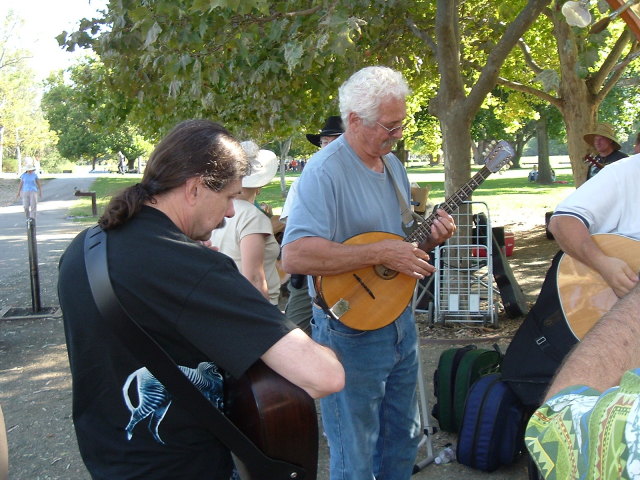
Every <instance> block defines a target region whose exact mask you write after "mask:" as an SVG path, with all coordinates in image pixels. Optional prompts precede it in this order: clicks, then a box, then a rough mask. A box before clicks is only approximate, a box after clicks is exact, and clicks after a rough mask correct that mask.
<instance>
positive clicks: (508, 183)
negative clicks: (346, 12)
mask: <svg viewBox="0 0 640 480" xmlns="http://www.w3.org/2000/svg"><path fill="white" fill-rule="evenodd" d="M478 169H479V167H475V166H474V167H473V168H472V171H473V173H475V172H476V171H477V170H478ZM407 171H408V174H409V180H410V181H411V182H415V183H418V184H419V185H420V186H425V185H428V186H429V187H430V192H429V202H431V203H434V204H437V203H441V202H442V201H444V184H443V182H444V169H443V168H442V167H427V166H419V167H409V169H408V170H407ZM528 173H529V170H528V169H524V168H523V169H519V170H505V171H502V172H497V173H494V174H492V175H491V176H489V178H487V180H486V181H485V182H484V183H482V184H481V185H480V186H479V187H478V188H477V190H475V192H474V193H473V200H474V201H478V202H484V203H486V204H487V206H488V208H489V211H490V212H491V216H492V217H496V218H500V217H504V216H506V214H507V213H508V214H509V215H510V216H511V217H513V216H514V214H516V212H514V210H515V211H518V213H517V214H516V215H521V216H522V217H526V216H528V215H533V216H535V217H536V218H540V216H541V215H542V218H544V212H545V211H549V210H553V209H554V208H555V206H556V205H557V204H558V203H559V202H560V201H561V200H562V199H564V198H565V197H566V196H567V195H569V193H571V192H572V191H573V190H574V185H573V176H572V174H571V169H570V168H568V167H565V168H556V173H557V179H556V183H553V184H551V185H538V184H537V183H531V182H529V181H528V179H527V176H528ZM299 176H300V174H298V173H296V174H288V175H287V176H286V177H285V181H286V184H287V188H288V187H289V186H290V185H291V183H292V182H293V181H294V179H295V178H297V177H299ZM140 178H141V176H139V175H131V176H129V175H127V176H126V177H123V176H121V175H111V176H102V177H98V178H97V179H96V181H95V182H94V184H93V187H92V190H93V191H95V192H96V197H97V203H98V215H100V214H101V213H102V212H103V211H104V208H105V207H106V206H107V204H108V202H109V200H110V199H111V196H112V195H113V194H115V193H117V192H118V191H120V190H122V189H123V188H125V187H127V186H129V185H132V184H135V183H137V182H139V181H140ZM560 182H566V183H560ZM257 200H258V202H265V203H267V204H269V205H270V206H271V207H272V208H273V211H274V213H276V214H278V213H280V211H281V209H282V205H283V203H284V198H283V196H282V192H281V189H280V177H279V176H278V177H276V178H275V179H274V180H273V181H272V182H271V183H269V185H267V186H265V187H263V188H262V189H261V190H260V194H259V195H258V199H257ZM541 212H542V213H541ZM70 215H71V216H72V217H76V220H77V221H80V222H86V223H90V222H95V220H96V219H95V218H94V217H92V216H91V199H90V198H89V197H80V198H79V199H78V200H77V201H76V203H75V205H74V206H73V207H72V209H71V211H70ZM494 224H496V223H494Z"/></svg>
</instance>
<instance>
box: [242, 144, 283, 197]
mask: <svg viewBox="0 0 640 480" xmlns="http://www.w3.org/2000/svg"><path fill="white" fill-rule="evenodd" d="M240 145H242V148H243V150H244V153H245V154H246V155H247V159H248V160H249V164H250V165H251V174H250V175H247V176H245V177H243V179H242V186H243V187H245V188H260V187H264V186H265V185H266V184H267V183H269V182H270V181H271V180H273V177H275V176H276V171H277V170H278V157H277V156H276V154H275V153H273V152H272V151H271V150H260V147H258V145H256V143H255V142H253V141H251V140H249V141H246V142H242V143H241V144H240Z"/></svg>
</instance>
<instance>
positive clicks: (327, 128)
mask: <svg viewBox="0 0 640 480" xmlns="http://www.w3.org/2000/svg"><path fill="white" fill-rule="evenodd" d="M343 133H344V128H342V118H340V116H339V115H332V116H330V117H328V118H327V120H326V121H325V122H324V126H323V127H322V130H320V133H319V134H315V133H307V134H306V137H307V140H309V142H311V143H312V144H313V145H315V146H316V147H320V148H324V147H326V146H327V145H329V144H330V143H331V142H333V141H334V140H335V139H337V138H338V137H339V136H340V135H342V134H343ZM296 180H297V179H296ZM297 199H298V182H297V181H294V182H293V183H292V184H291V187H289V192H288V193H287V199H286V201H285V202H284V206H283V207H282V212H281V213H280V221H281V222H286V221H287V217H288V216H289V211H290V210H291V207H292V206H293V204H294V203H295V202H296V201H297ZM287 290H288V291H289V299H288V300H287V305H286V306H285V310H284V314H285V315H286V317H287V318H288V319H289V320H291V321H292V322H293V323H295V324H296V325H298V326H299V327H300V328H302V329H303V330H304V331H305V332H307V333H309V334H311V326H310V323H311V316H312V309H311V298H310V297H309V286H308V283H307V276H306V275H302V274H297V273H294V274H293V275H291V277H290V278H289V284H288V285H287Z"/></svg>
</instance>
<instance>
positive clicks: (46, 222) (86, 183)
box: [0, 174, 96, 308]
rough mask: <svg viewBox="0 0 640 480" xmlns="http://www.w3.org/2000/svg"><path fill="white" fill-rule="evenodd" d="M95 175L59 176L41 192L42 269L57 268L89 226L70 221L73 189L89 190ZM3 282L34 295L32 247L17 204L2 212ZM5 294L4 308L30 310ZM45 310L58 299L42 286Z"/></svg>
mask: <svg viewBox="0 0 640 480" xmlns="http://www.w3.org/2000/svg"><path fill="white" fill-rule="evenodd" d="M95 179H96V175H86V174H85V175H82V176H74V175H68V174H67V175H60V176H59V177H58V178H52V179H50V180H47V181H46V182H45V183H44V185H43V188H42V193H43V195H42V200H41V201H40V202H38V213H37V217H36V247H37V248H36V252H35V253H36V256H37V260H38V267H39V269H43V270H46V269H49V268H57V259H58V258H59V257H60V255H61V254H62V252H63V251H64V249H65V248H66V246H67V245H68V244H69V242H70V241H71V239H73V238H74V237H75V236H76V235H77V233H78V232H80V231H81V230H82V229H84V228H85V227H86V224H83V223H78V222H74V221H73V220H72V219H70V218H68V211H69V208H70V207H71V205H72V203H73V202H74V201H76V200H77V199H78V197H76V196H75V195H74V193H75V190H74V188H78V189H79V190H82V191H87V190H90V188H91V185H92V184H93V182H94V181H95ZM0 232H1V233H0V252H1V253H0V278H1V279H2V284H3V285H5V286H8V285H12V286H15V287H17V288H20V289H23V290H24V291H27V292H31V274H30V260H29V244H28V241H27V221H26V218H25V215H24V210H23V208H22V203H19V202H16V203H15V204H13V205H10V206H8V207H1V208H0ZM5 293H6V292H4V289H3V294H2V296H0V302H1V304H2V306H3V307H6V306H11V307H28V308H31V307H32V304H31V301H29V303H28V304H27V305H13V304H11V302H12V300H11V299H9V298H7V296H6V295H5ZM41 301H42V306H43V307H45V306H54V305H57V303H58V302H57V296H56V294H55V292H53V291H51V289H49V288H46V286H45V285H42V291H41Z"/></svg>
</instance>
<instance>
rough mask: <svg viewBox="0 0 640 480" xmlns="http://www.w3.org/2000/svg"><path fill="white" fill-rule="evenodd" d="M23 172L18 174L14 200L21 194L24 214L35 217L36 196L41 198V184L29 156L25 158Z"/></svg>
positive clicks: (36, 207)
mask: <svg viewBox="0 0 640 480" xmlns="http://www.w3.org/2000/svg"><path fill="white" fill-rule="evenodd" d="M26 161H27V162H26V164H25V166H24V173H23V174H22V175H20V185H19V186H18V193H17V194H16V200H17V199H18V198H19V197H20V195H21V194H22V206H23V207H24V214H25V215H26V217H27V218H33V219H34V220H35V219H36V211H37V209H38V198H39V199H40V200H42V184H41V183H40V179H39V178H38V174H37V173H36V167H35V165H34V162H33V159H32V158H31V157H27V158H26Z"/></svg>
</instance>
